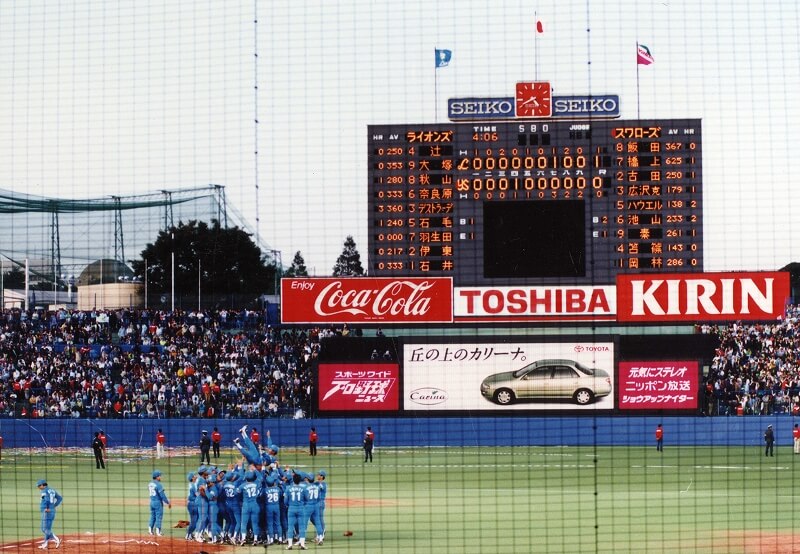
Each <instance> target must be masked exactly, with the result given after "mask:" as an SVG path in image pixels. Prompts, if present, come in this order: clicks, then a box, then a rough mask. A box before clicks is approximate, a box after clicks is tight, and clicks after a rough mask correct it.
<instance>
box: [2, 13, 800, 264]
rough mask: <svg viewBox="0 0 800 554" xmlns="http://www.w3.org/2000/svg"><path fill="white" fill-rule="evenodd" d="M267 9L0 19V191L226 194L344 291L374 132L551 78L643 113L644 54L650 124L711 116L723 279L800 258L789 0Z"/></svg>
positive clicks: (709, 170)
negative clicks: (347, 247) (647, 56)
mask: <svg viewBox="0 0 800 554" xmlns="http://www.w3.org/2000/svg"><path fill="white" fill-rule="evenodd" d="M255 4H256V2H246V3H245V2H222V1H217V2H212V1H208V2H196V1H188V0H187V1H182V2H177V1H171V0H131V1H102V0H96V1H92V2H82V1H75V2H57V3H56V2H43V1H41V0H39V1H37V0H25V1H22V0H19V1H15V0H9V1H4V2H0V188H3V189H11V190H14V191H17V192H28V193H32V194H39V195H45V196H56V197H63V198H87V197H96V196H104V195H119V194H122V195H124V194H134V193H144V192H154V191H159V190H161V189H164V188H177V187H194V186H203V185H206V184H209V183H216V184H222V185H225V186H226V192H227V200H228V202H229V203H230V204H232V205H233V206H234V207H235V208H236V209H237V210H238V211H240V212H241V213H242V214H243V215H244V216H245V218H246V219H247V220H248V221H249V222H250V224H251V226H252V227H253V228H256V227H257V228H258V231H259V235H260V236H261V239H262V240H263V241H264V242H266V243H268V244H269V245H270V247H271V248H274V249H277V250H280V251H281V253H282V258H283V261H284V263H285V264H288V263H290V262H291V259H292V257H293V255H294V253H295V252H296V251H298V250H299V251H300V252H301V253H302V254H303V256H304V258H305V260H306V264H307V266H308V268H309V270H310V271H311V272H312V273H315V274H318V275H327V274H329V273H330V271H331V269H332V267H333V265H334V263H335V261H336V258H337V256H338V255H339V254H340V253H341V251H342V247H343V243H344V240H345V237H346V236H347V235H353V237H354V238H355V240H356V244H357V247H358V248H359V251H360V252H361V253H362V258H364V257H366V256H367V216H368V214H367V126H368V125H370V124H384V123H430V122H434V120H435V116H436V114H437V113H438V117H439V121H441V122H444V121H445V120H446V112H447V99H448V98H454V97H468V96H511V95H513V91H514V85H515V83H516V82H517V81H530V80H534V79H535V78H537V77H538V79H539V80H548V81H550V82H551V84H552V86H553V88H554V93H555V94H557V95H566V94H589V93H592V94H619V95H620V98H621V112H622V119H625V118H635V117H636V115H637V78H636V70H637V66H636V52H635V51H636V42H637V40H638V41H639V42H641V43H642V44H645V45H647V46H648V47H649V49H650V51H651V53H652V55H653V57H654V58H655V63H654V64H653V65H651V66H647V67H644V66H642V67H640V71H639V90H638V100H639V105H640V110H641V116H642V117H646V118H684V117H690V118H701V119H702V120H703V176H704V181H703V186H704V207H705V212H704V220H705V267H706V269H707V270H740V269H745V270H746V269H774V268H778V267H781V266H783V265H785V264H787V263H789V262H791V261H800V238H798V237H800V193H798V192H797V191H796V190H795V188H796V187H797V185H798V182H797V175H798V168H799V167H800V152H792V151H791V149H790V148H791V146H793V145H795V144H796V143H797V135H798V127H800V109H799V108H798V100H797V97H798V94H797V91H798V90H800V34H799V33H798V29H799V28H800V21H798V19H800V8H799V7H798V3H797V2H795V1H794V0H786V1H778V2H771V3H765V2H750V1H745V0H735V1H731V0H704V1H703V2H698V1H697V0H687V1H668V2H659V1H654V2H649V1H643V0H638V1H620V2H611V1H609V2H598V1H595V2H591V6H588V5H587V4H588V2H585V1H576V0H558V1H555V0H554V1H540V2H522V1H511V0H508V1H503V0H498V1H493V2H486V0H480V1H478V0H475V1H447V2H444V1H440V2H437V1H432V0H406V1H403V2H397V1H396V0H390V1H389V0H387V1H384V0H360V1H356V2H331V1H326V0H319V1H314V2H312V1H304V0H291V1H280V0H270V1H267V2H259V3H258V6H257V7H256V5H255ZM537 17H538V18H539V19H541V20H542V21H543V25H544V33H542V34H539V35H538V36H537V35H536V32H535V28H536V27H535V26H536V19H537ZM256 18H257V23H254V20H255V19H256ZM256 29H257V33H256ZM436 47H438V48H446V49H449V50H451V51H452V52H453V57H452V60H451V63H450V65H449V66H448V67H445V68H441V69H439V70H435V68H434V48H436ZM256 53H257V54H258V55H257V57H256V55H255V54H256ZM256 84H257V85H258V89H257V91H256V89H255V85H256ZM256 118H257V119H258V124H257V125H256V124H255V119H256ZM256 129H257V132H256ZM256 149H257V150H258V154H257V155H256V154H255V151H256ZM365 266H366V264H365Z"/></svg>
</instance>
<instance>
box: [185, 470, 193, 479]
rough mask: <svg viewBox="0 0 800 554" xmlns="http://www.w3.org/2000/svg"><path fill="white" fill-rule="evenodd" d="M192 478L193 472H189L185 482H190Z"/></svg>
mask: <svg viewBox="0 0 800 554" xmlns="http://www.w3.org/2000/svg"><path fill="white" fill-rule="evenodd" d="M193 477H194V471H190V472H189V473H187V474H186V480H187V481H191V480H192V478H193Z"/></svg>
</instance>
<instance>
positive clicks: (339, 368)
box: [317, 362, 400, 412]
mask: <svg viewBox="0 0 800 554" xmlns="http://www.w3.org/2000/svg"><path fill="white" fill-rule="evenodd" d="M399 383H400V368H399V366H398V365H397V363H366V362H365V363H331V364H323V363H321V364H319V385H318V387H317V391H318V394H319V397H318V399H317V402H318V406H319V411H320V412H332V411H333V412H342V411H351V412H364V411H381V412H393V411H397V410H398V409H399V408H400V403H399V395H400V385H399Z"/></svg>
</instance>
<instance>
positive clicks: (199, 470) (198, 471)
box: [197, 466, 208, 473]
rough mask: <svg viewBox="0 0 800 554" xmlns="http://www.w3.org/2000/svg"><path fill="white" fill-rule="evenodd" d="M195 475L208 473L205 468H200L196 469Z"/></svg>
mask: <svg viewBox="0 0 800 554" xmlns="http://www.w3.org/2000/svg"><path fill="white" fill-rule="evenodd" d="M197 473H208V468H207V467H206V466H200V467H198V468H197Z"/></svg>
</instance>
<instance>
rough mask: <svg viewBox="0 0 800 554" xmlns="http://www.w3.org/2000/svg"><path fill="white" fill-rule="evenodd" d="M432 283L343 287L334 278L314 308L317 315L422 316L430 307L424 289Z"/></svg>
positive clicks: (403, 282) (315, 301)
mask: <svg viewBox="0 0 800 554" xmlns="http://www.w3.org/2000/svg"><path fill="white" fill-rule="evenodd" d="M433 286H434V284H433V283H432V282H430V281H391V282H389V283H387V284H386V285H385V286H384V287H383V288H381V289H358V290H343V287H342V282H341V281H334V282H332V283H330V284H329V285H328V286H326V287H325V288H323V289H322V290H321V291H320V292H319V295H318V296H317V297H316V299H315V300H314V311H315V312H316V313H317V314H318V315H320V316H333V315H336V314H342V313H347V314H350V315H353V316H356V315H372V316H384V315H398V314H402V315H404V316H410V315H411V316H423V315H425V314H426V313H428V310H430V308H431V298H430V297H426V296H425V293H426V292H427V291H428V290H430V289H431V288H432V287H433Z"/></svg>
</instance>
